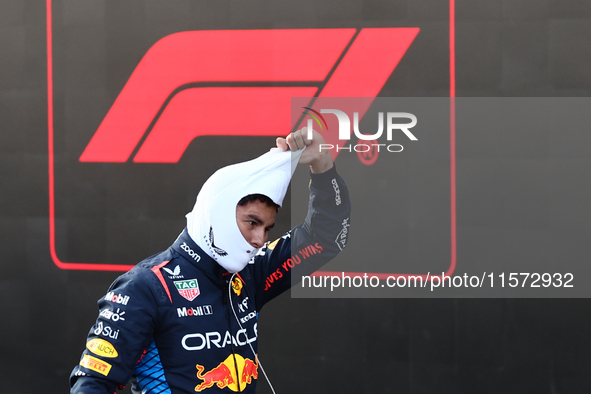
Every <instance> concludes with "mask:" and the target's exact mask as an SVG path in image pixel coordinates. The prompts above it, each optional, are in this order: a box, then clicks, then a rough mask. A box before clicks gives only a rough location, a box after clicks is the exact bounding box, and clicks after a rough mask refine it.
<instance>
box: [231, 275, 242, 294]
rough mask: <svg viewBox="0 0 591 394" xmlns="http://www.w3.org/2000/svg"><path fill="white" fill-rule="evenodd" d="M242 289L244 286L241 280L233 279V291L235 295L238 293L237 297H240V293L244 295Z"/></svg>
mask: <svg viewBox="0 0 591 394" xmlns="http://www.w3.org/2000/svg"><path fill="white" fill-rule="evenodd" d="M242 287H243V285H242V281H241V280H240V279H238V278H234V279H232V290H234V293H236V295H240V293H242Z"/></svg>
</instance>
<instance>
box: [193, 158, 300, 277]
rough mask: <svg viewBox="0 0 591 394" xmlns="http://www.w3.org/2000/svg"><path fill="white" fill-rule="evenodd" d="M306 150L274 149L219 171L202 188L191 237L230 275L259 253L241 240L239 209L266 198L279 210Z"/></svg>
mask: <svg viewBox="0 0 591 394" xmlns="http://www.w3.org/2000/svg"><path fill="white" fill-rule="evenodd" d="M303 151H304V150H303V149H301V150H299V151H296V152H291V151H286V152H284V151H281V150H279V149H274V150H272V151H270V152H268V153H265V154H264V155H262V156H260V157H258V158H256V159H253V160H250V161H247V162H244V163H238V164H233V165H230V166H227V167H224V168H221V169H219V170H218V171H216V172H215V173H214V174H213V175H212V176H211V177H210V178H209V179H208V180H207V181H206V182H205V183H204V184H203V187H202V188H201V191H200V192H199V194H198V195H197V201H196V202H195V206H194V207H193V210H192V211H191V212H189V213H188V214H187V230H188V232H189V235H190V236H191V238H192V239H193V241H195V243H196V244H197V245H199V247H200V248H201V249H203V250H204V251H205V252H206V253H207V254H208V255H209V256H210V257H212V258H213V259H214V260H215V261H217V262H218V264H219V265H221V266H222V267H223V268H225V269H226V270H227V271H228V272H232V273H234V272H239V271H241V270H242V269H243V268H244V267H246V265H247V264H248V262H249V261H250V259H251V258H252V257H253V256H254V255H255V254H256V253H257V252H258V249H257V248H254V247H253V246H252V245H251V244H249V243H248V242H247V241H246V239H244V237H243V236H242V233H241V232H240V229H239V228H238V223H237V222H236V206H237V205H238V202H239V201H240V200H241V199H242V198H243V197H245V196H248V195H250V194H263V195H265V196H267V197H269V198H270V199H271V200H273V202H274V203H275V204H277V205H279V206H281V204H282V203H283V198H284V197H285V193H286V192H287V187H288V186H289V182H290V180H291V176H292V175H293V171H294V170H295V167H296V165H297V163H298V161H299V159H300V156H301V155H302V152H303Z"/></svg>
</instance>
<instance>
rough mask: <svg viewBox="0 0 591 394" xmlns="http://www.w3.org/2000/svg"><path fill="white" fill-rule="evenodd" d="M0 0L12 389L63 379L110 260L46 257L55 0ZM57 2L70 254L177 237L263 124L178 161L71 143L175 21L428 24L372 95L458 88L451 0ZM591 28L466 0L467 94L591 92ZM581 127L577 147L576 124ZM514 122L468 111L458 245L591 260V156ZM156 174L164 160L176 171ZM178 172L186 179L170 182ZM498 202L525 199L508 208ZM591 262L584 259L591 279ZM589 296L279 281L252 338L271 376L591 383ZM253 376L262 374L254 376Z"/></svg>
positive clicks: (464, 386)
mask: <svg viewBox="0 0 591 394" xmlns="http://www.w3.org/2000/svg"><path fill="white" fill-rule="evenodd" d="M0 8H1V12H0V70H1V72H0V120H1V124H2V126H1V131H0V180H1V188H0V252H1V256H2V259H1V263H0V264H1V270H0V316H1V318H0V333H1V335H0V391H1V392H3V393H33V392H40V391H43V392H47V393H58V392H66V391H67V387H68V386H67V377H68V375H69V372H70V371H71V369H72V368H73V366H74V365H75V364H76V363H77V362H78V359H79V354H80V352H81V351H82V349H83V347H84V338H85V335H86V333H87V331H88V328H89V327H90V326H91V325H92V323H93V321H94V319H95V317H96V313H97V311H96V306H95V303H96V300H97V299H98V298H99V297H101V296H102V295H104V293H105V291H106V288H107V287H108V285H109V283H110V282H111V281H112V280H113V279H114V278H115V277H116V276H117V273H114V272H83V271H64V270H60V269H58V268H57V267H56V266H55V265H54V264H53V262H52V261H51V257H50V255H49V242H48V240H49V222H48V153H47V152H48V148H47V82H46V76H47V74H46V73H47V69H46V66H47V65H46V35H45V22H46V13H45V3H44V2H42V1H33V0H29V1H26V0H2V2H1V7H0ZM53 14H54V18H53V23H54V66H55V75H54V83H55V126H56V140H55V149H56V192H57V193H58V195H59V196H60V199H59V200H58V203H57V205H56V213H57V218H58V221H57V228H56V231H57V234H56V235H57V239H58V245H57V248H58V254H59V256H60V258H62V260H69V261H79V260H80V259H82V258H88V256H91V257H90V258H91V259H96V262H103V261H104V262H113V261H117V262H122V263H125V264H133V263H135V262H137V261H138V260H140V259H142V258H143V257H145V256H147V255H149V254H151V253H155V252H157V251H159V250H161V249H163V248H165V247H166V246H168V245H169V244H170V242H171V241H172V240H173V239H174V237H175V236H176V234H177V233H178V231H180V229H182V227H183V215H184V213H186V211H187V210H188V209H190V208H191V206H192V203H193V199H194V196H195V195H196V192H197V190H198V189H199V186H200V182H202V180H203V179H205V178H206V177H207V176H208V175H209V174H210V173H211V172H212V171H213V170H214V169H215V168H217V167H219V166H220V165H223V164H226V163H229V162H233V161H239V160H243V159H245V158H249V157H251V156H252V155H253V154H254V153H253V152H256V153H258V152H262V151H264V150H266V147H267V146H268V145H269V144H270V143H271V142H270V141H269V140H268V139H261V138H252V137H251V138H245V139H223V140H221V139H219V138H218V139H216V138H207V139H203V140H202V143H200V144H192V145H191V146H190V147H189V150H188V151H187V152H186V153H185V155H184V156H183V159H182V160H181V162H180V163H179V164H178V165H174V166H167V165H143V166H139V167H138V166H134V165H133V164H130V163H127V164H124V165H122V167H116V166H115V165H113V164H104V165H99V164H89V165H86V166H83V165H81V164H79V163H77V158H78V156H79V155H80V153H81V151H82V150H83V148H84V146H86V144H87V142H88V140H89V139H90V137H91V136H92V134H93V133H94V131H95V130H96V128H97V126H98V124H99V123H100V121H101V120H102V118H103V117H104V115H105V114H106V111H107V110H108V108H110V106H111V104H112V102H113V100H114V99H115V97H116V96H117V94H118V93H119V91H120V90H121V89H122V87H123V85H124V84H125V82H126V80H127V79H128V78H129V75H130V73H131V72H132V71H133V69H134V68H135V66H136V65H137V62H138V61H139V60H140V59H141V57H142V56H143V54H144V53H145V52H146V50H147V49H148V48H149V47H151V46H152V45H153V43H154V42H156V41H157V40H158V39H159V38H161V37H163V36H165V35H167V34H171V33H173V32H176V31H182V30H206V29H255V28H262V29H271V28H311V27H315V28H319V27H322V28H324V27H327V28H328V27H357V28H359V27H374V26H394V27H396V26H419V27H421V33H420V34H419V36H418V38H417V41H416V42H415V43H413V45H412V46H411V48H410V49H409V51H408V52H407V54H406V55H405V58H404V59H403V61H402V62H401V63H400V65H399V66H398V68H397V69H396V71H395V72H394V73H393V74H392V76H391V78H390V79H389V81H388V82H387V84H386V86H385V87H384V89H383V90H382V92H381V93H380V95H381V96H384V97H388V96H446V95H447V94H448V93H449V90H448V86H449V80H448V75H449V68H448V64H449V63H448V58H447V45H448V41H446V36H445V34H446V33H447V26H448V22H449V20H448V15H449V14H448V3H447V2H446V1H441V0H423V1H381V0H366V1H355V0H349V1H341V2H339V1H326V0H324V1H299V2H288V1H273V2H269V1H248V2H247V1H215V2H213V1H197V0H192V1H189V0H187V1H178V0H175V1H167V2H163V1H148V0H144V1H99V0H61V1H59V0H56V1H54V3H53ZM442 32H443V33H442ZM590 36H591V6H590V5H589V3H588V2H585V1H582V0H577V1H575V0H568V1H564V0H563V1H558V0H544V1H540V0H535V1H534V0H530V1H525V0H522V1H501V0H490V1H467V0H460V1H457V2H456V48H457V51H456V64H457V74H456V76H457V96H501V97H502V96H547V97H552V96H588V95H589V92H590V91H591V72H590V71H591V69H590V67H591V66H590V64H591V49H590V48H591V47H590V46H589V44H588V38H589V37H590ZM423 37H424V38H423ZM419 38H420V39H419ZM279 134H281V133H279ZM569 137H570V138H572V139H573V149H575V147H576V142H577V141H579V140H580V139H579V138H580V136H578V135H570V136H569ZM515 138H516V139H515V140H514V141H513V144H512V145H511V146H512V147H514V149H513V150H512V151H510V152H509V153H510V154H508V153H507V150H502V149H496V148H495V144H494V143H492V144H491V143H490V142H491V141H492V142H494V141H495V140H494V136H490V135H480V134H478V133H477V132H474V133H465V134H462V131H461V130H458V135H457V159H458V168H457V179H458V190H457V193H458V251H459V254H458V264H463V265H464V266H470V264H471V263H473V262H475V261H480V262H482V260H485V261H486V259H487V258H489V257H487V256H491V255H492V256H497V255H496V254H494V252H495V251H496V248H506V249H507V248H508V250H509V251H511V252H512V256H514V257H515V256H517V258H521V259H531V260H532V263H533V264H535V258H536V253H537V249H538V246H539V245H540V242H556V244H557V245H558V247H559V248H560V249H561V250H564V251H565V253H564V254H561V255H560V256H558V258H562V259H569V260H570V259H580V260H581V261H584V259H585V258H586V257H587V255H588V254H587V251H588V249H587V248H588V246H587V244H588V239H589V235H591V231H590V228H589V223H590V221H589V219H590V217H589V216H590V211H591V210H590V207H589V201H590V198H591V195H590V194H591V193H590V191H589V187H588V186H587V184H588V176H589V169H590V166H589V156H588V155H585V154H581V153H580V150H579V151H576V150H575V151H573V152H574V153H573V155H574V156H573V158H572V160H571V161H565V166H564V167H561V168H548V166H547V163H548V161H547V156H545V155H544V154H543V152H544V151H547V150H550V149H552V147H551V146H549V145H548V143H547V142H544V141H541V142H540V141H535V135H532V133H530V132H529V131H526V130H524V134H523V135H521V136H516V137H515ZM582 141H583V140H582ZM530 142H531V143H530ZM532 146H533V147H536V148H537V149H532ZM261 147H262V148H261ZM223 148H226V151H225V152H226V153H225V154H224V155H223V156H222V155H219V154H218V152H219V151H220V150H222V149H223ZM540 152H541V153H540ZM204 163H205V164H204ZM173 167H174V168H173ZM178 173H182V174H189V175H187V176H188V177H191V178H192V182H188V183H187V184H184V185H183V186H178V182H175V181H174V180H175V179H176V178H171V176H173V175H174V174H177V176H178ZM146 174H150V176H148V177H146ZM345 175H346V174H345ZM162 179H166V180H169V181H168V183H166V185H165V186H164V187H162V186H161V185H160V182H161V180H162ZM154 180H156V181H158V182H157V184H154ZM71 186H72V187H71ZM175 187H181V188H182V189H180V192H178V190H177V192H176V193H169V192H168V191H169V190H170V189H171V188H175ZM539 190H549V191H552V192H553V193H554V194H543V193H542V194H540V193H538V191H539ZM557 191H560V193H559V192H557ZM548 193H549V192H548ZM507 196H509V197H507ZM499 197H503V198H501V199H499ZM510 197H513V198H510ZM532 199H533V203H532ZM473 201H478V203H477V204H475V203H473ZM499 201H501V202H499ZM471 202H472V203H471ZM507 205H509V206H510V207H511V209H506V207H507ZM482 207H486V209H484V210H483V209H482ZM520 208H521V209H520ZM499 212H505V213H506V212H521V213H522V215H518V216H517V217H515V215H501V217H500V218H499V214H498V213H499ZM542 217H551V218H552V220H551V221H549V222H547V221H544V222H541V221H539V220H538V219H539V218H542ZM282 220H283V223H280V225H279V226H278V227H280V228H281V227H283V228H285V227H286V226H287V223H288V221H289V218H285V217H284V218H283V219H282ZM540 223H542V228H540ZM122 226H123V229H124V230H125V231H123V232H124V233H126V237H125V238H123V239H120V238H118V239H112V238H109V231H110V229H113V228H118V229H121V228H122ZM543 226H546V227H543ZM547 228H551V229H552V230H553V231H552V232H550V233H551V234H556V233H558V232H559V231H558V230H560V233H561V234H562V236H561V237H557V238H556V239H550V240H549V239H548V238H547V237H545V236H543V235H544V234H546V235H547V234H548V233H544V234H542V233H541V232H543V230H544V229H547ZM516 229H517V230H519V232H520V234H522V235H523V238H522V239H521V240H520V241H519V242H515V243H512V244H511V243H509V244H501V245H495V244H494V243H491V242H490V236H491V234H493V233H495V234H498V233H499V232H504V231H506V232H507V234H512V233H514V232H515V230H516ZM434 257H435V258H438V256H434ZM445 258H446V259H447V258H448V257H447V256H445ZM493 263H494V261H493ZM585 279H586V278H580V279H578V280H579V281H580V283H581V285H583V286H584V285H585ZM590 306H591V305H590V303H589V301H588V300H587V299H576V300H564V299H560V300H558V299H494V300H492V299H458V300H456V299H431V300H416V299H406V300H405V299H402V300H401V299H397V300H393V299H363V300H334V299H331V300H327V299H319V300H318V299H306V300H304V299H291V298H290V297H289V295H288V294H286V295H283V296H281V297H280V298H279V299H277V300H275V301H274V302H273V303H271V304H269V305H268V306H267V307H266V308H265V313H263V314H262V315H261V318H260V356H261V358H262V362H263V364H264V365H265V368H266V370H267V372H268V373H269V375H270V377H271V379H272V382H273V383H274V385H275V387H276V391H277V392H279V393H295V392H312V393H325V392H331V391H332V392H341V393H382V392H383V393H392V392H396V393H473V392H480V393H501V392H502V393H530V392H536V393H581V392H589V390H590V389H591V387H590V386H591V380H590V379H589V377H588V371H589V368H590V367H591V361H589V357H588V355H589V354H590V351H591V339H590V337H589V335H588V332H589V330H590V329H591V319H590V318H589V313H588V310H589V307H590ZM259 392H261V393H267V392H270V390H269V389H268V388H267V387H266V384H265V383H264V382H263V379H262V377H261V378H260V379H259Z"/></svg>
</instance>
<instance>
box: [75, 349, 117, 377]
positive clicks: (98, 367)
mask: <svg viewBox="0 0 591 394" xmlns="http://www.w3.org/2000/svg"><path fill="white" fill-rule="evenodd" d="M80 365H81V366H83V367H84V368H88V369H90V370H92V371H95V372H98V373H100V374H101V375H105V376H107V375H109V372H110V371H111V364H109V363H106V362H104V361H103V360H99V359H98V358H96V357H92V356H89V355H88V354H85V355H84V357H83V358H82V360H80Z"/></svg>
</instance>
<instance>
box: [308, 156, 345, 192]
mask: <svg viewBox="0 0 591 394" xmlns="http://www.w3.org/2000/svg"><path fill="white" fill-rule="evenodd" d="M310 178H311V179H312V182H311V183H310V187H311V188H314V189H316V190H323V191H331V190H332V183H331V182H332V180H333V179H335V178H337V179H338V173H337V165H336V163H333V166H332V168H331V169H330V170H328V171H325V172H323V173H321V174H313V173H312V172H310Z"/></svg>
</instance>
